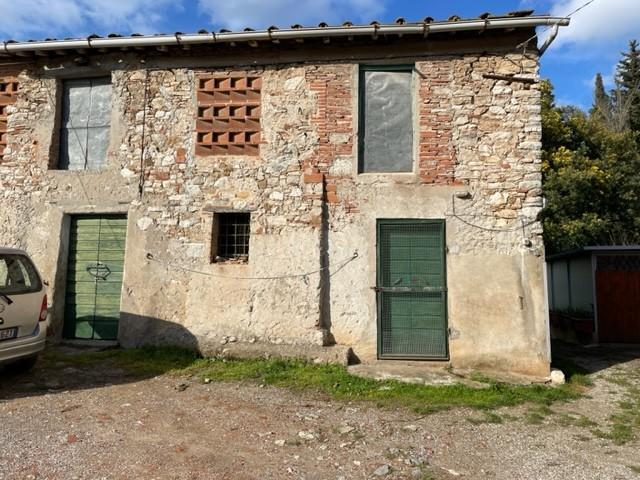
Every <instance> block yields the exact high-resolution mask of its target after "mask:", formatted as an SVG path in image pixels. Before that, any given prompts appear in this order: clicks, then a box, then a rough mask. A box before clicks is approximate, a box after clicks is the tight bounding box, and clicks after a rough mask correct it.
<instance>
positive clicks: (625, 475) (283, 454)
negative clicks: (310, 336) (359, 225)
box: [0, 352, 640, 480]
mask: <svg viewBox="0 0 640 480" xmlns="http://www.w3.org/2000/svg"><path fill="white" fill-rule="evenodd" d="M573 353H574V354H575V355H576V357H580V355H581V354H582V353H581V352H577V353H576V352H573ZM596 353H597V352H596ZM637 353H638V355H631V357H633V356H635V358H636V359H634V360H631V361H628V359H629V358H628V357H620V358H617V359H616V358H613V359H612V360H610V361H606V360H604V361H601V360H594V359H593V358H589V354H588V353H587V355H586V356H585V357H584V358H578V360H579V361H581V362H583V363H584V364H585V365H587V366H589V367H590V368H591V369H592V370H593V371H594V373H593V374H592V375H591V376H592V377H593V379H594V385H593V387H591V388H590V389H589V391H588V397H585V398H582V399H580V400H577V401H573V402H570V403H565V404H554V405H552V406H551V408H550V409H549V408H546V407H545V408H539V407H536V408H532V407H531V406H519V407H510V408H501V409H498V410H495V411H493V412H489V413H483V412H478V411H475V410H468V409H455V410H450V411H446V412H440V413H435V414H430V415H426V416H418V415H417V414H415V413H413V412H412V411H409V410H406V409H402V408H397V409H391V408H385V409H380V408H377V407H376V406H374V405H371V404H367V403H361V402H359V403H347V402H337V401H332V400H330V399H328V398H324V397H323V396H319V395H317V394H313V393H311V392H307V393H302V394H301V393H299V392H296V393H294V392H290V391H288V390H285V389H280V388H276V387H270V386H261V385H259V384H256V383H244V382H243V383H240V382H232V383H203V382H202V381H201V380H199V379H195V378H194V377H176V376H173V375H159V376H153V377H151V376H144V375H142V376H141V375H139V374H137V375H135V374H131V373H130V372H127V371H124V370H122V369H118V368H115V367H113V366H110V367H109V366H104V365H102V366H96V365H82V364H77V363H69V362H65V361H64V360H60V356H57V357H54V359H51V358H50V359H49V360H48V361H44V362H41V364H39V365H38V366H36V369H35V370H34V372H33V373H31V374H28V375H21V376H16V375H9V374H7V373H6V372H5V373H2V372H0V479H58V478H59V479H101V478H104V479H135V478H158V479H160V478H162V479H164V478H176V479H272V478H273V479H281V478H282V479H289V478H291V479H302V478H304V479H352V478H353V479H365V478H384V479H391V478H416V479H423V480H424V479H453V478H479V479H484V478H487V479H562V480H568V479H633V478H640V474H639V472H640V442H639V441H638V438H637V430H635V429H636V428H638V429H640V420H638V417H634V416H633V412H634V408H635V409H636V410H635V411H637V407H638V406H639V405H640V398H638V399H636V398H635V397H634V395H635V394H638V392H639V391H640V390H639V389H640V360H639V359H638V358H639V357H640V352H637ZM594 358H596V357H594ZM597 358H600V357H597ZM598 362H600V363H598ZM638 395H640V394H638ZM636 400H637V401H638V402H639V403H638V404H633V402H634V401H636ZM621 402H622V403H621ZM627 407H628V408H627ZM629 408H631V410H630V411H631V417H624V416H623V417H619V418H618V417H616V418H613V419H612V418H610V415H612V414H623V413H625V412H627V411H628V410H629ZM625 409H626V410H625ZM625 418H626V419H627V420H628V421H629V422H631V423H633V422H637V423H638V425H635V426H633V425H631V428H632V430H631V432H632V433H631V435H629V434H628V433H629V432H628V431H626V430H625V432H626V433H627V436H626V437H619V436H618V435H617V434H616V432H617V430H616V428H617V427H616V425H617V424H618V423H620V422H623V423H624V419H625ZM616 443H619V444H616Z"/></svg>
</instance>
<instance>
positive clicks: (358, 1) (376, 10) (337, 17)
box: [198, 0, 387, 30]
mask: <svg viewBox="0 0 640 480" xmlns="http://www.w3.org/2000/svg"><path fill="white" fill-rule="evenodd" d="M386 2H387V0H268V1H267V0H198V4H199V6H200V9H201V11H202V12H203V13H205V14H207V15H208V16H209V18H210V19H211V23H212V24H213V25H215V26H223V27H226V28H229V29H232V30H238V29H242V28H244V27H252V28H266V27H269V26H271V25H277V26H279V27H281V28H283V27H289V26H290V25H292V24H294V23H300V24H302V25H317V24H318V23H320V22H322V21H324V22H327V23H330V24H335V23H341V22H342V21H345V20H352V21H354V22H355V21H367V20H369V21H371V20H374V19H375V18H376V16H377V15H380V14H382V13H383V12H384V11H385V4H386Z"/></svg>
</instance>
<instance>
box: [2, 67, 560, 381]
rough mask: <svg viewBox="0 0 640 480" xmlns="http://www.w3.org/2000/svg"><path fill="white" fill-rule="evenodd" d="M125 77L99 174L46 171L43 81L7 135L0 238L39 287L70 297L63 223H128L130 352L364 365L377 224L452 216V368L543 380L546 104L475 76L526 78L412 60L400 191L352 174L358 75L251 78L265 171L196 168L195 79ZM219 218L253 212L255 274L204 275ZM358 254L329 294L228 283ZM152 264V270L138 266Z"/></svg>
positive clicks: (313, 71)
mask: <svg viewBox="0 0 640 480" xmlns="http://www.w3.org/2000/svg"><path fill="white" fill-rule="evenodd" d="M137 65H138V64H137V63H134V62H133V61H131V62H130V63H124V64H120V63H118V64H114V71H113V75H112V79H113V88H114V95H113V97H114V108H113V111H114V121H113V122H112V123H113V125H114V127H113V128H112V133H111V147H110V153H109V159H108V168H107V169H106V170H105V171H102V172H60V171H47V165H48V164H49V161H50V159H49V150H51V142H52V141H54V138H53V137H52V134H51V132H52V131H53V130H54V125H55V108H54V106H53V104H54V102H52V98H55V93H56V81H55V80H53V79H50V78H47V79H43V78H39V77H38V76H37V75H34V74H31V73H29V72H26V71H25V72H23V74H22V75H21V81H22V89H23V94H22V95H21V96H20V99H19V101H18V102H17V103H16V105H15V106H14V107H13V108H14V109H15V110H14V112H13V113H12V115H11V117H10V126H11V128H12V129H13V130H12V134H11V137H10V140H11V142H12V144H11V149H12V151H11V152H10V153H9V156H8V158H9V162H8V163H3V164H1V165H0V174H2V176H0V182H2V183H1V195H2V197H3V198H5V199H9V201H8V202H7V201H4V203H3V208H2V209H1V210H0V217H3V216H4V217H6V218H5V220H6V222H7V223H6V224H5V225H7V227H6V228H3V229H2V231H1V232H0V240H2V241H3V242H4V243H7V244H19V245H22V246H25V247H27V248H29V249H30V250H31V251H35V252H36V257H37V259H38V258H39V259H40V260H41V262H42V265H43V267H42V268H43V271H44V272H45V276H48V277H51V278H53V276H55V277H56V282H55V285H54V287H53V288H54V289H55V288H57V287H59V286H60V285H63V283H64V275H63V273H64V272H61V271H60V267H61V265H60V264H59V262H58V263H57V262H56V260H55V259H56V258H57V257H58V254H59V253H60V254H62V255H63V256H64V255H65V244H64V240H63V241H61V240H60V236H59V235H56V234H53V235H52V234H51V232H52V231H53V232H58V231H61V230H60V229H61V228H62V225H63V221H62V219H63V214H70V213H81V212H93V211H96V212H116V211H124V212H128V214H129V232H128V238H127V258H126V267H125V281H124V288H123V297H122V310H123V319H122V322H121V331H120V338H121V341H122V343H123V344H125V345H138V344H141V343H146V342H148V343H159V342H162V341H168V340H172V341H179V342H181V343H184V344H197V343H198V342H202V341H212V342H223V341H226V340H225V338H228V337H229V336H235V337H237V338H238V339H239V340H248V341H253V340H254V339H255V340H262V341H268V342H273V343H314V344H321V343H323V342H325V341H326V340H327V337H328V335H327V329H330V330H331V333H332V334H333V336H334V337H335V339H336V341H337V342H338V343H342V344H347V345H352V346H353V347H354V349H355V351H356V353H357V354H358V355H360V356H361V357H362V358H365V359H367V358H368V359H371V358H374V357H375V348H376V335H377V333H376V313H375V310H376V309H375V295H374V293H373V290H371V288H370V287H371V286H373V285H374V284H375V241H374V239H375V220H376V218H385V217H386V218H393V217H398V218H412V217H415V218H445V219H446V220H447V247H448V257H447V267H448V272H449V273H448V281H449V282H448V283H449V325H450V327H452V332H453V333H452V336H451V339H450V349H451V359H452V362H453V363H454V364H460V365H473V364H474V363H475V364H485V363H487V364H490V365H489V366H491V365H493V366H500V365H505V364H508V365H512V367H513V368H514V369H518V370H521V371H529V372H530V373H536V372H537V373H541V372H542V373H543V372H544V370H545V369H546V368H548V357H547V352H546V351H545V347H544V342H545V337H546V335H545V331H546V330H545V321H546V319H545V318H544V314H543V311H544V310H543V300H544V292H543V291H542V288H543V287H542V280H541V272H542V266H543V261H542V257H541V252H542V250H541V237H540V233H541V230H540V225H539V224H538V223H535V222H534V223H532V224H531V225H528V223H530V222H532V221H533V220H534V219H535V216H536V215H537V213H538V211H539V209H540V207H541V197H540V171H539V170H540V152H539V149H540V143H539V141H540V111H539V90H538V88H537V86H535V85H533V86H529V85H523V84H518V83H515V82H513V83H511V84H509V83H508V82H504V81H497V80H490V79H486V78H483V76H482V74H483V73H494V74H495V73H502V74H507V73H518V74H523V75H532V74H534V73H536V71H537V63H536V62H535V60H531V59H526V58H523V57H522V56H521V55H510V56H508V57H500V56H497V55H496V56H473V55H469V56H457V57H433V58H429V59H425V60H424V61H420V62H418V63H417V70H419V71H421V72H422V73H423V74H425V75H424V77H421V80H420V82H419V85H418V86H417V91H418V92H419V95H420V96H419V97H418V100H417V102H418V109H417V111H418V114H417V118H416V132H419V138H420V142H419V145H418V148H417V151H416V164H417V165H418V168H417V170H416V173H415V174H406V175H405V174H403V175H399V176H393V175H386V176H385V175H377V176H376V175H373V176H367V175H360V176H358V175H356V174H355V172H356V170H355V166H356V150H355V148H354V145H357V136H356V134H357V131H356V130H357V126H356V125H355V123H356V122H355V121H354V118H356V115H357V102H356V100H355V99H356V98H357V95H356V92H357V85H356V82H355V80H356V79H357V67H356V66H355V65H353V64H327V65H314V66H305V67H296V66H291V67H283V68H266V69H264V70H259V71H257V72H252V73H257V74H259V75H261V76H262V77H263V88H262V118H261V123H262V138H263V141H264V143H263V144H262V145H261V151H260V156H259V157H232V156H211V157H196V156H194V154H193V151H194V139H195V136H194V133H193V127H194V123H195V121H194V118H195V113H196V101H195V85H194V77H195V74H196V72H194V71H191V70H188V69H175V68H174V69H169V68H167V69H161V70H151V71H149V72H148V73H146V72H145V71H143V70H140V69H139V67H138V66H137ZM216 71H220V70H216ZM222 72H223V71H222ZM147 75H148V76H147ZM145 97H146V99H147V102H146V103H147V105H146V114H145V113H144V112H145ZM143 125H144V126H143ZM143 131H144V138H143ZM143 143H144V146H145V149H144V155H143V156H142V149H141V146H142V144H143ZM423 144H425V145H427V147H426V148H422V147H423ZM141 164H142V169H141ZM434 172H435V174H434ZM141 181H142V183H143V185H144V189H143V195H142V197H140V196H139V195H138V184H139V182H141ZM458 190H468V191H469V192H470V193H471V197H470V198H469V199H459V198H456V199H455V210H454V205H453V201H454V196H453V194H454V192H456V191H458ZM5 205H7V207H6V208H5ZM9 205H10V207H9ZM216 210H240V211H245V210H249V211H251V212H252V220H251V233H252V236H251V244H250V251H251V258H250V262H249V264H248V265H224V264H215V263H214V264H211V263H210V261H209V249H210V241H211V239H210V236H211V219H212V215H213V212H215V211H216ZM454 214H456V215H458V216H459V217H458V218H457V217H456V216H454ZM36 218H37V219H38V220H37V221H36V220H34V219H36ZM34 222H35V223H34ZM469 224H473V225H474V226H472V225H469ZM523 224H524V227H523ZM478 226H481V227H484V228H486V229H505V230H507V231H501V232H496V231H492V230H486V229H481V228H478ZM525 238H526V239H528V240H529V241H530V242H531V244H530V246H525V245H524V243H523V242H524V239H525ZM324 249H328V250H327V252H326V256H323V250H324ZM354 250H358V251H359V254H360V256H359V258H358V259H356V260H355V261H353V262H351V263H350V264H348V265H346V266H345V267H344V268H343V269H341V270H340V271H338V272H334V273H332V275H331V277H329V278H327V277H324V279H323V280H322V281H321V276H320V274H318V273H313V274H310V275H309V276H308V277H295V278H288V279H278V280H242V279H239V278H223V277H264V276H278V275H281V274H287V275H290V274H292V273H301V272H308V271H315V270H317V269H318V268H319V267H320V266H321V265H333V269H335V268H336V266H337V265H339V264H338V263H337V262H339V261H340V260H343V259H346V258H348V257H349V256H350V255H351V254H352V253H353V251H354ZM147 252H150V253H152V254H153V255H154V257H155V258H156V259H157V260H160V261H161V262H163V263H157V262H153V261H149V260H147V259H146V258H145V254H146V253H147ZM167 264H179V265H183V266H187V267H188V268H192V269H197V270H200V271H202V272H205V273H207V274H209V275H210V276H203V275H198V274H193V273H188V272H184V271H181V270H180V269H177V268H175V267H174V266H168V265H167ZM488 272H491V275H489V274H488ZM478 278H481V279H482V281H480V282H479V281H477V279H478ZM56 298H57V299H58V300H61V298H60V295H57V296H56ZM58 311H59V309H58ZM516 359H517V361H516ZM505 362H506V363H505Z"/></svg>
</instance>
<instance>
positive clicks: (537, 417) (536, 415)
mask: <svg viewBox="0 0 640 480" xmlns="http://www.w3.org/2000/svg"><path fill="white" fill-rule="evenodd" d="M549 415H553V410H551V409H550V408H549V407H548V406H546V405H539V406H537V407H535V408H530V409H529V410H528V411H527V413H526V414H525V421H526V422H527V423H528V424H530V425H542V424H543V423H544V421H545V419H546V418H547V417H548V416H549Z"/></svg>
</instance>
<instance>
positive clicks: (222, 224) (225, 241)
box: [216, 213, 251, 261]
mask: <svg viewBox="0 0 640 480" xmlns="http://www.w3.org/2000/svg"><path fill="white" fill-rule="evenodd" d="M216 224H217V225H216V230H217V234H216V240H217V241H216V250H217V256H216V261H225V260H231V259H236V260H240V261H247V260H248V258H249V235H250V230H251V214H249V213H218V214H216Z"/></svg>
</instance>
